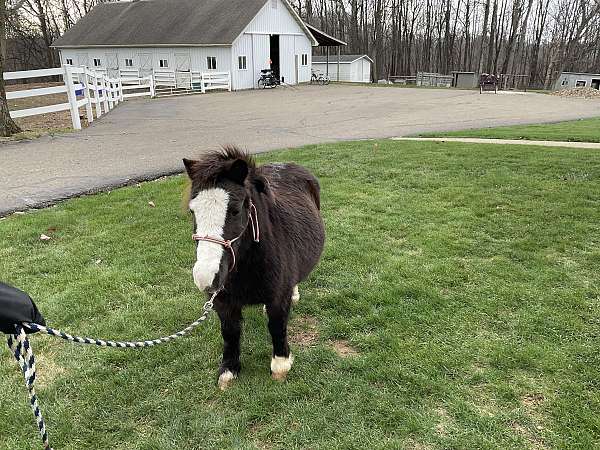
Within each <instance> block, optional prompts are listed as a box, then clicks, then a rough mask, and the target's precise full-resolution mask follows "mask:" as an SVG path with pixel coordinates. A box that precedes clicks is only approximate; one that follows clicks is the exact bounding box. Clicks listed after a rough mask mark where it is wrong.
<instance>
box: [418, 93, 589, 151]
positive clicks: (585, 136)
mask: <svg viewBox="0 0 600 450" xmlns="http://www.w3.org/2000/svg"><path fill="white" fill-rule="evenodd" d="M599 105H600V102H599ZM422 136H427V137H430V136H435V137H438V136H448V137H480V138H488V139H526V140H538V141H575V142H600V117H596V118H593V119H581V120H573V121H567V122H556V123H548V124H536V125H516V126H510V127H497V128H481V129H475V130H462V131H450V132H445V133H426V134H423V135H422Z"/></svg>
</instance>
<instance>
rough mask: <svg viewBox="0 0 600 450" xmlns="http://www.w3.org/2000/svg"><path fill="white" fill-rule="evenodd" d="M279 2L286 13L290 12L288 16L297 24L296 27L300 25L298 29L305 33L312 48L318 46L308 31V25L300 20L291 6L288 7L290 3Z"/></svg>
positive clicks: (285, 1)
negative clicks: (286, 10)
mask: <svg viewBox="0 0 600 450" xmlns="http://www.w3.org/2000/svg"><path fill="white" fill-rule="evenodd" d="M281 1H282V2H283V4H284V5H285V7H286V8H287V9H288V11H289V12H290V14H291V15H292V16H293V17H294V20H295V21H296V22H297V23H298V25H300V28H302V30H304V32H305V33H306V36H307V37H308V38H309V39H310V41H311V45H312V46H313V47H316V46H318V45H319V42H318V41H317V39H316V38H315V36H314V35H313V34H312V31H311V30H310V28H309V26H308V24H307V23H306V22H304V21H303V20H302V19H301V18H300V16H299V15H298V13H297V12H296V10H295V9H294V8H293V7H292V5H290V3H289V2H288V0H281Z"/></svg>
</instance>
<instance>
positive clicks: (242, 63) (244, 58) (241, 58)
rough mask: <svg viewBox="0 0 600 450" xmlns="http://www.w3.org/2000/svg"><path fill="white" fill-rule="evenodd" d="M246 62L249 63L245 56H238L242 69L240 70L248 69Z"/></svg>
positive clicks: (239, 65) (239, 67) (239, 66)
mask: <svg viewBox="0 0 600 450" xmlns="http://www.w3.org/2000/svg"><path fill="white" fill-rule="evenodd" d="M246 62H247V60H246V57H245V56H238V69H240V70H246V69H248V67H247V65H246Z"/></svg>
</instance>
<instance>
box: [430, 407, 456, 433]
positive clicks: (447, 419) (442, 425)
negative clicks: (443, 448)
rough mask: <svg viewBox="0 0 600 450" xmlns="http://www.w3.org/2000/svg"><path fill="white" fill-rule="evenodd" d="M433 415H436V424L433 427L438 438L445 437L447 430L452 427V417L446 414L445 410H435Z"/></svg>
mask: <svg viewBox="0 0 600 450" xmlns="http://www.w3.org/2000/svg"><path fill="white" fill-rule="evenodd" d="M434 411H435V413H436V414H437V415H438V423H437V425H436V426H435V431H436V433H437V434H439V435H440V436H446V435H447V434H448V429H449V428H450V427H451V426H452V417H451V416H450V414H448V411H447V410H446V408H443V407H440V408H436V409H435V410H434Z"/></svg>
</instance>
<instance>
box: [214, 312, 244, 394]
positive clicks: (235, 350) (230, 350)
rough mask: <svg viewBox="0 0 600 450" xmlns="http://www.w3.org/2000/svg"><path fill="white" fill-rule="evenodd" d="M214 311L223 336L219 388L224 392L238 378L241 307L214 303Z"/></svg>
mask: <svg viewBox="0 0 600 450" xmlns="http://www.w3.org/2000/svg"><path fill="white" fill-rule="evenodd" d="M215 310H216V311H217V314H218V315H219V319H221V335H222V336H223V360H222V361H221V366H220V367H219V381H218V384H219V388H221V390H225V389H227V388H228V387H229V385H230V384H231V382H232V380H233V379H234V378H236V377H237V376H238V374H239V373H240V369H241V364H240V335H241V332H242V307H241V305H224V304H221V303H215Z"/></svg>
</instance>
